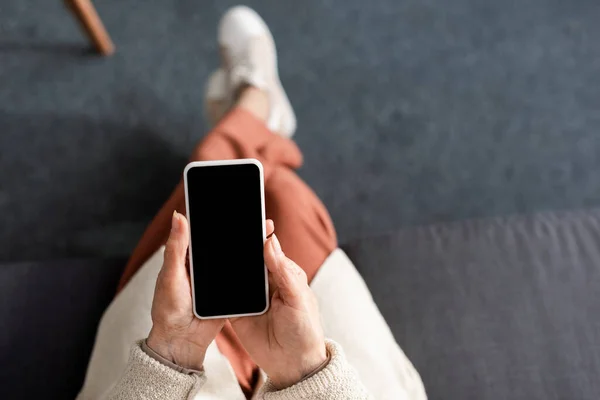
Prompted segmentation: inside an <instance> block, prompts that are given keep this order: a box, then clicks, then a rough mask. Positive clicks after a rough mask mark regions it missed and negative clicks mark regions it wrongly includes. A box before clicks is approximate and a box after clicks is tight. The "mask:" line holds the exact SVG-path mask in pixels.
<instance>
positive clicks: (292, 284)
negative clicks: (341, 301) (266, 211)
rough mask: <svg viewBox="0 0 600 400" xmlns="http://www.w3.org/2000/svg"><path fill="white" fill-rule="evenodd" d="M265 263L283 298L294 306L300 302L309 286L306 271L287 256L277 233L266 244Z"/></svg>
mask: <svg viewBox="0 0 600 400" xmlns="http://www.w3.org/2000/svg"><path fill="white" fill-rule="evenodd" d="M265 264H266V265H267V269H268V270H269V272H270V273H271V276H272V278H273V279H272V280H273V283H274V284H275V286H276V287H277V289H279V294H280V296H281V298H282V300H283V301H284V302H285V303H287V304H289V305H292V306H293V305H296V304H299V303H300V302H301V300H302V294H303V293H304V291H305V289H306V288H307V287H308V283H307V279H306V273H305V272H304V271H303V270H302V268H300V267H299V266H298V265H297V264H296V263H295V262H293V261H292V260H290V259H289V258H287V257H286V256H285V254H284V253H283V251H282V250H281V245H280V244H279V240H278V239H277V236H276V235H275V234H273V236H271V238H270V239H269V240H268V243H267V244H266V245H265Z"/></svg>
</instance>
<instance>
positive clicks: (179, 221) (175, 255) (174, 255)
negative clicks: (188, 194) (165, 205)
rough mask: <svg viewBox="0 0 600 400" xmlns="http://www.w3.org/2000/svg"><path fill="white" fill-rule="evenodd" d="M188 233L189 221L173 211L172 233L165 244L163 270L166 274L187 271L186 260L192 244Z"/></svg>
mask: <svg viewBox="0 0 600 400" xmlns="http://www.w3.org/2000/svg"><path fill="white" fill-rule="evenodd" d="M188 231H189V228H188V223H187V219H186V218H185V217H184V216H183V215H181V214H179V213H178V212H177V211H173V218H172V219H171V233H169V239H168V240H167V243H166V244H165V254H164V261H163V270H164V272H165V273H167V274H170V273H175V271H177V270H183V271H185V258H186V256H187V248H188V244H189V242H190V237H189V233H188Z"/></svg>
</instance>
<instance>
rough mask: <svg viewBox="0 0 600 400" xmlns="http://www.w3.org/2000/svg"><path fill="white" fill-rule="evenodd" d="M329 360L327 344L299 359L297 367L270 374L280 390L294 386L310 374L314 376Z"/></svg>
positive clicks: (273, 382) (270, 377)
mask: <svg viewBox="0 0 600 400" xmlns="http://www.w3.org/2000/svg"><path fill="white" fill-rule="evenodd" d="M328 361H329V356H328V355H327V349H326V347H325V344H324V343H323V346H320V347H319V348H318V349H315V350H314V351H313V352H311V353H310V354H306V355H305V356H304V357H302V359H301V360H299V361H298V362H297V363H296V365H295V367H290V368H285V369H283V370H280V371H278V372H277V373H275V374H270V375H269V379H270V380H271V383H272V384H273V385H274V386H275V387H276V388H277V389H279V390H281V389H285V388H288V387H290V386H293V385H295V384H297V383H299V382H301V381H302V380H304V379H306V378H307V377H309V376H312V375H314V374H316V373H318V371H320V370H321V369H323V367H324V366H326V364H327V362H328Z"/></svg>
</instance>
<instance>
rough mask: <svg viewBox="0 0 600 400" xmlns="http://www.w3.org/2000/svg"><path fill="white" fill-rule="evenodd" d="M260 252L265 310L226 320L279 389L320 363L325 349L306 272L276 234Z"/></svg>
mask: <svg viewBox="0 0 600 400" xmlns="http://www.w3.org/2000/svg"><path fill="white" fill-rule="evenodd" d="M264 254H265V263H266V264H267V268H268V269H269V282H270V287H271V293H272V294H271V307H270V308H269V310H268V311H267V313H266V314H263V315H260V316H256V317H241V318H234V319H231V320H230V321H231V324H232V326H233V329H234V330H235V332H236V333H237V335H238V337H239V339H240V341H241V342H242V344H243V345H244V347H245V348H246V350H247V351H248V353H249V354H250V356H251V357H252V359H253V360H254V361H255V362H256V363H257V364H258V366H259V367H261V368H262V369H263V370H264V371H265V372H266V373H267V375H268V376H269V378H270V379H271V382H273V384H274V385H275V386H276V387H277V388H279V389H283V388H286V387H289V386H292V385H293V384H295V383H297V382H299V381H300V380H302V378H303V377H305V376H306V375H308V374H310V373H311V372H313V371H314V370H316V369H317V368H318V367H319V366H321V365H322V364H323V363H324V362H325V361H326V360H327V351H326V348H325V337H324V335H323V328H322V327H321V321H320V315H319V309H318V305H317V300H316V298H315V296H314V294H313V293H312V291H311V290H310V288H309V287H308V282H307V279H306V274H305V273H304V271H303V270H302V269H301V268H300V267H299V266H298V265H296V264H295V263H294V262H293V261H292V260H290V259H289V258H287V257H286V256H285V254H283V252H282V251H281V246H280V244H279V241H278V240H277V237H276V236H275V235H273V236H272V237H271V239H269V240H267V242H266V243H265V250H264Z"/></svg>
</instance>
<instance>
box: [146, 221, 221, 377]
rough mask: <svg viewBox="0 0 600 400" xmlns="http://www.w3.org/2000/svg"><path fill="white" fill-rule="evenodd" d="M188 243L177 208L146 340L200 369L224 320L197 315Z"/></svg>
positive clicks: (168, 355)
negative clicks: (189, 269) (188, 269)
mask: <svg viewBox="0 0 600 400" xmlns="http://www.w3.org/2000/svg"><path fill="white" fill-rule="evenodd" d="M188 244H189V227H188V222H187V219H186V218H185V217H184V216H183V215H181V214H178V213H177V212H174V213H173V219H172V222H171V233H170V234H169V239H168V240H167V244H166V246H165V254H164V261H163V266H162V269H161V270H160V273H159V274H158V278H157V280H156V288H155V290H154V300H153V302H152V313H151V315H152V323H153V325H152V330H151V331H150V334H149V335H148V339H147V340H146V344H147V345H148V347H150V348H151V349H152V350H154V351H155V352H157V353H158V354H159V355H161V356H162V357H164V358H166V359H167V360H169V361H171V362H173V363H175V364H177V365H179V366H181V367H184V368H188V369H194V370H200V369H202V364H203V363H204V356H205V354H206V349H207V348H208V346H209V345H210V343H211V342H212V341H213V340H214V338H215V337H216V336H217V334H218V333H219V332H220V331H221V329H222V328H223V324H225V320H224V319H205V320H202V319H198V318H196V316H194V312H193V309H192V293H191V285H190V278H189V274H188V271H187V267H186V260H187V249H188Z"/></svg>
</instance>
